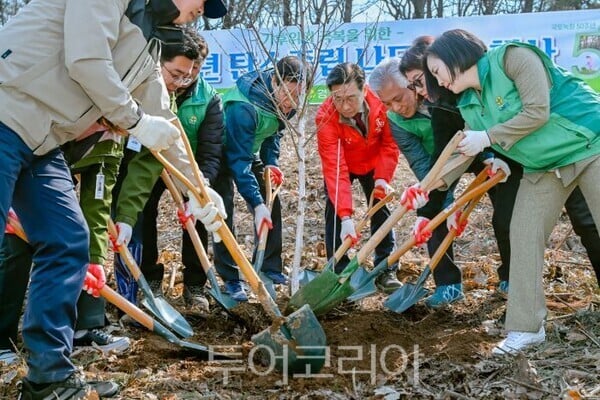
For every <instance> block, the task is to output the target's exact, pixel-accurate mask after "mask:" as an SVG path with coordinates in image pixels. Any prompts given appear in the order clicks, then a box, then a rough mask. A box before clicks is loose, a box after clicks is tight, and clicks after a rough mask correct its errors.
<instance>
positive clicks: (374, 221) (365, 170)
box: [316, 63, 401, 292]
mask: <svg viewBox="0 0 600 400" xmlns="http://www.w3.org/2000/svg"><path fill="white" fill-rule="evenodd" d="M326 82H327V87H328V88H329V91H330V93H331V95H330V96H329V98H328V99H327V100H326V101H325V102H324V103H323V104H322V105H321V107H319V110H318V112H317V116H316V124H317V143H318V148H319V154H320V156H321V164H322V168H323V176H324V178H325V179H324V180H325V192H326V194H327V203H326V206H325V244H326V249H327V257H328V258H331V257H332V256H333V254H334V252H335V249H336V248H338V247H339V246H340V244H341V242H342V241H344V240H345V239H346V238H348V237H349V238H351V239H352V242H353V244H355V243H356V242H358V239H359V235H360V232H356V229H355V226H354V221H353V219H352V213H353V206H352V182H353V181H354V180H356V179H357V180H358V181H359V182H360V185H361V187H362V189H363V192H364V193H365V195H366V197H367V199H368V198H369V197H370V196H371V192H373V195H374V197H375V199H377V200H380V199H382V198H384V197H385V196H386V195H387V194H389V193H390V192H391V190H392V188H391V187H390V185H389V182H390V181H391V180H392V178H393V176H394V171H395V170H396V166H397V165H398V156H399V154H400V152H399V150H398V147H397V146H396V142H395V141H394V138H393V137H392V134H391V131H390V125H389V122H388V119H387V116H386V108H385V106H384V105H383V103H382V102H381V100H379V98H378V97H377V95H376V94H375V93H374V92H372V91H371V89H369V88H368V87H367V86H366V85H365V73H364V71H363V70H362V69H361V68H360V67H359V66H358V65H356V64H353V63H342V64H338V65H337V66H335V67H334V68H333V69H332V70H331V72H330V73H329V75H328V76H327V81H326ZM389 215H390V211H389V210H388V208H387V207H383V208H381V209H380V210H379V211H378V212H376V213H375V214H374V215H373V217H372V218H371V234H373V233H374V232H375V231H376V230H377V229H379V227H380V226H381V225H382V224H383V223H384V221H385V220H386V219H387V218H388V217H389ZM338 232H339V233H338ZM394 242H395V240H394V234H393V232H390V233H388V234H387V235H386V236H385V238H384V239H383V240H382V241H381V242H380V243H379V245H378V246H377V248H376V249H375V265H377V264H379V262H381V261H382V260H384V259H385V258H386V257H387V256H389V255H390V253H391V252H392V250H393V249H394V245H395V243H394ZM349 261H350V260H349V259H348V256H346V255H344V256H343V257H342V258H341V259H340V260H339V261H338V262H337V264H336V266H335V272H336V273H340V272H341V271H343V269H344V268H345V267H346V265H348V262H349ZM397 268H398V266H397V264H396V265H394V266H392V267H390V268H389V269H388V270H387V271H386V272H385V273H383V274H382V275H381V276H379V277H378V279H377V283H378V286H379V287H380V288H381V289H382V290H384V291H386V292H391V291H393V290H395V289H396V288H398V287H400V286H401V283H400V281H398V278H397V277H396V270H397Z"/></svg>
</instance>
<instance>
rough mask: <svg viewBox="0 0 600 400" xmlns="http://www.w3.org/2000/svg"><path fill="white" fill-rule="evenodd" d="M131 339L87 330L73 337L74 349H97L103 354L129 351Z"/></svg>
mask: <svg viewBox="0 0 600 400" xmlns="http://www.w3.org/2000/svg"><path fill="white" fill-rule="evenodd" d="M129 344H130V343H129V338H128V337H125V336H113V335H111V334H110V333H108V332H105V331H103V330H102V329H86V330H80V331H76V332H75V335H74V336H73V346H74V347H87V346H91V347H95V348H98V349H100V350H102V351H103V352H114V353H117V354H120V353H123V352H124V351H125V350H127V349H129Z"/></svg>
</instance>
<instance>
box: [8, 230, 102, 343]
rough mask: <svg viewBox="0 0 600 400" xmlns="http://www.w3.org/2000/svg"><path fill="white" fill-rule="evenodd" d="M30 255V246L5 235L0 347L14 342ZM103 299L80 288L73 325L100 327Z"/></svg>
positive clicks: (78, 327) (26, 280)
mask: <svg viewBox="0 0 600 400" xmlns="http://www.w3.org/2000/svg"><path fill="white" fill-rule="evenodd" d="M32 258H33V249H32V248H31V246H29V244H27V243H26V242H25V241H23V240H22V239H20V238H19V237H17V236H16V235H5V236H4V240H3V241H2V246H1V247H0V315H1V316H2V318H0V349H10V348H12V347H13V346H12V344H11V342H12V343H16V342H17V329H18V326H19V318H20V317H21V311H22V310H23V302H24V299H25V292H26V290H27V284H28V283H29V273H30V271H31V263H32ZM105 312H106V301H105V300H104V298H102V297H98V298H96V297H93V296H90V295H89V294H87V293H86V292H81V295H80V296H79V300H78V301H77V323H76V324H75V329H76V330H80V329H93V328H101V327H103V326H104V325H105V322H106V319H105V318H106V317H105Z"/></svg>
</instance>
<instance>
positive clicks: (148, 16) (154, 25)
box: [125, 0, 179, 40]
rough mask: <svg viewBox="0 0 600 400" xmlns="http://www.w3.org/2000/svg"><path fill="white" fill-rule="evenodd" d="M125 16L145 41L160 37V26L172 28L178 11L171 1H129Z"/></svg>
mask: <svg viewBox="0 0 600 400" xmlns="http://www.w3.org/2000/svg"><path fill="white" fill-rule="evenodd" d="M125 15H126V16H127V17H128V18H129V20H130V21H131V22H132V23H134V24H135V25H137V26H138V27H139V28H140V29H141V30H142V32H143V33H144V37H145V38H146V40H149V39H150V38H151V37H153V36H154V37H157V38H158V39H161V40H162V38H161V37H160V32H161V29H160V28H161V26H173V20H174V19H175V18H177V17H178V16H179V9H178V8H177V6H176V5H175V3H173V1H172V0H131V1H130V2H129V6H128V7H127V11H125Z"/></svg>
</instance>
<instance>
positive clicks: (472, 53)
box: [423, 29, 487, 100]
mask: <svg viewBox="0 0 600 400" xmlns="http://www.w3.org/2000/svg"><path fill="white" fill-rule="evenodd" d="M486 52H487V46H486V45H485V43H483V41H482V40H481V39H479V38H478V37H477V36H475V35H474V34H472V33H470V32H467V31H465V30H462V29H452V30H449V31H446V32H444V33H443V34H442V35H441V36H440V37H438V38H437V39H435V41H434V42H433V43H432V44H431V45H430V46H429V47H428V48H427V50H426V51H425V60H424V63H426V62H427V58H429V56H430V55H432V56H435V57H437V58H439V59H440V60H441V61H442V62H443V63H444V64H446V66H447V67H448V71H449V73H450V77H451V78H452V79H456V74H457V73H462V72H465V71H466V70H468V69H469V68H471V67H472V66H473V65H475V64H477V62H478V61H479V60H480V59H481V57H483V55H484V54H485V53H486ZM423 72H424V73H425V82H426V83H427V94H428V95H429V97H430V98H431V99H432V100H436V99H438V98H439V97H440V94H441V93H442V89H443V88H442V87H441V86H440V85H439V84H438V82H437V79H436V78H435V77H434V76H433V74H432V73H431V71H429V68H427V65H426V64H425V68H423Z"/></svg>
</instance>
